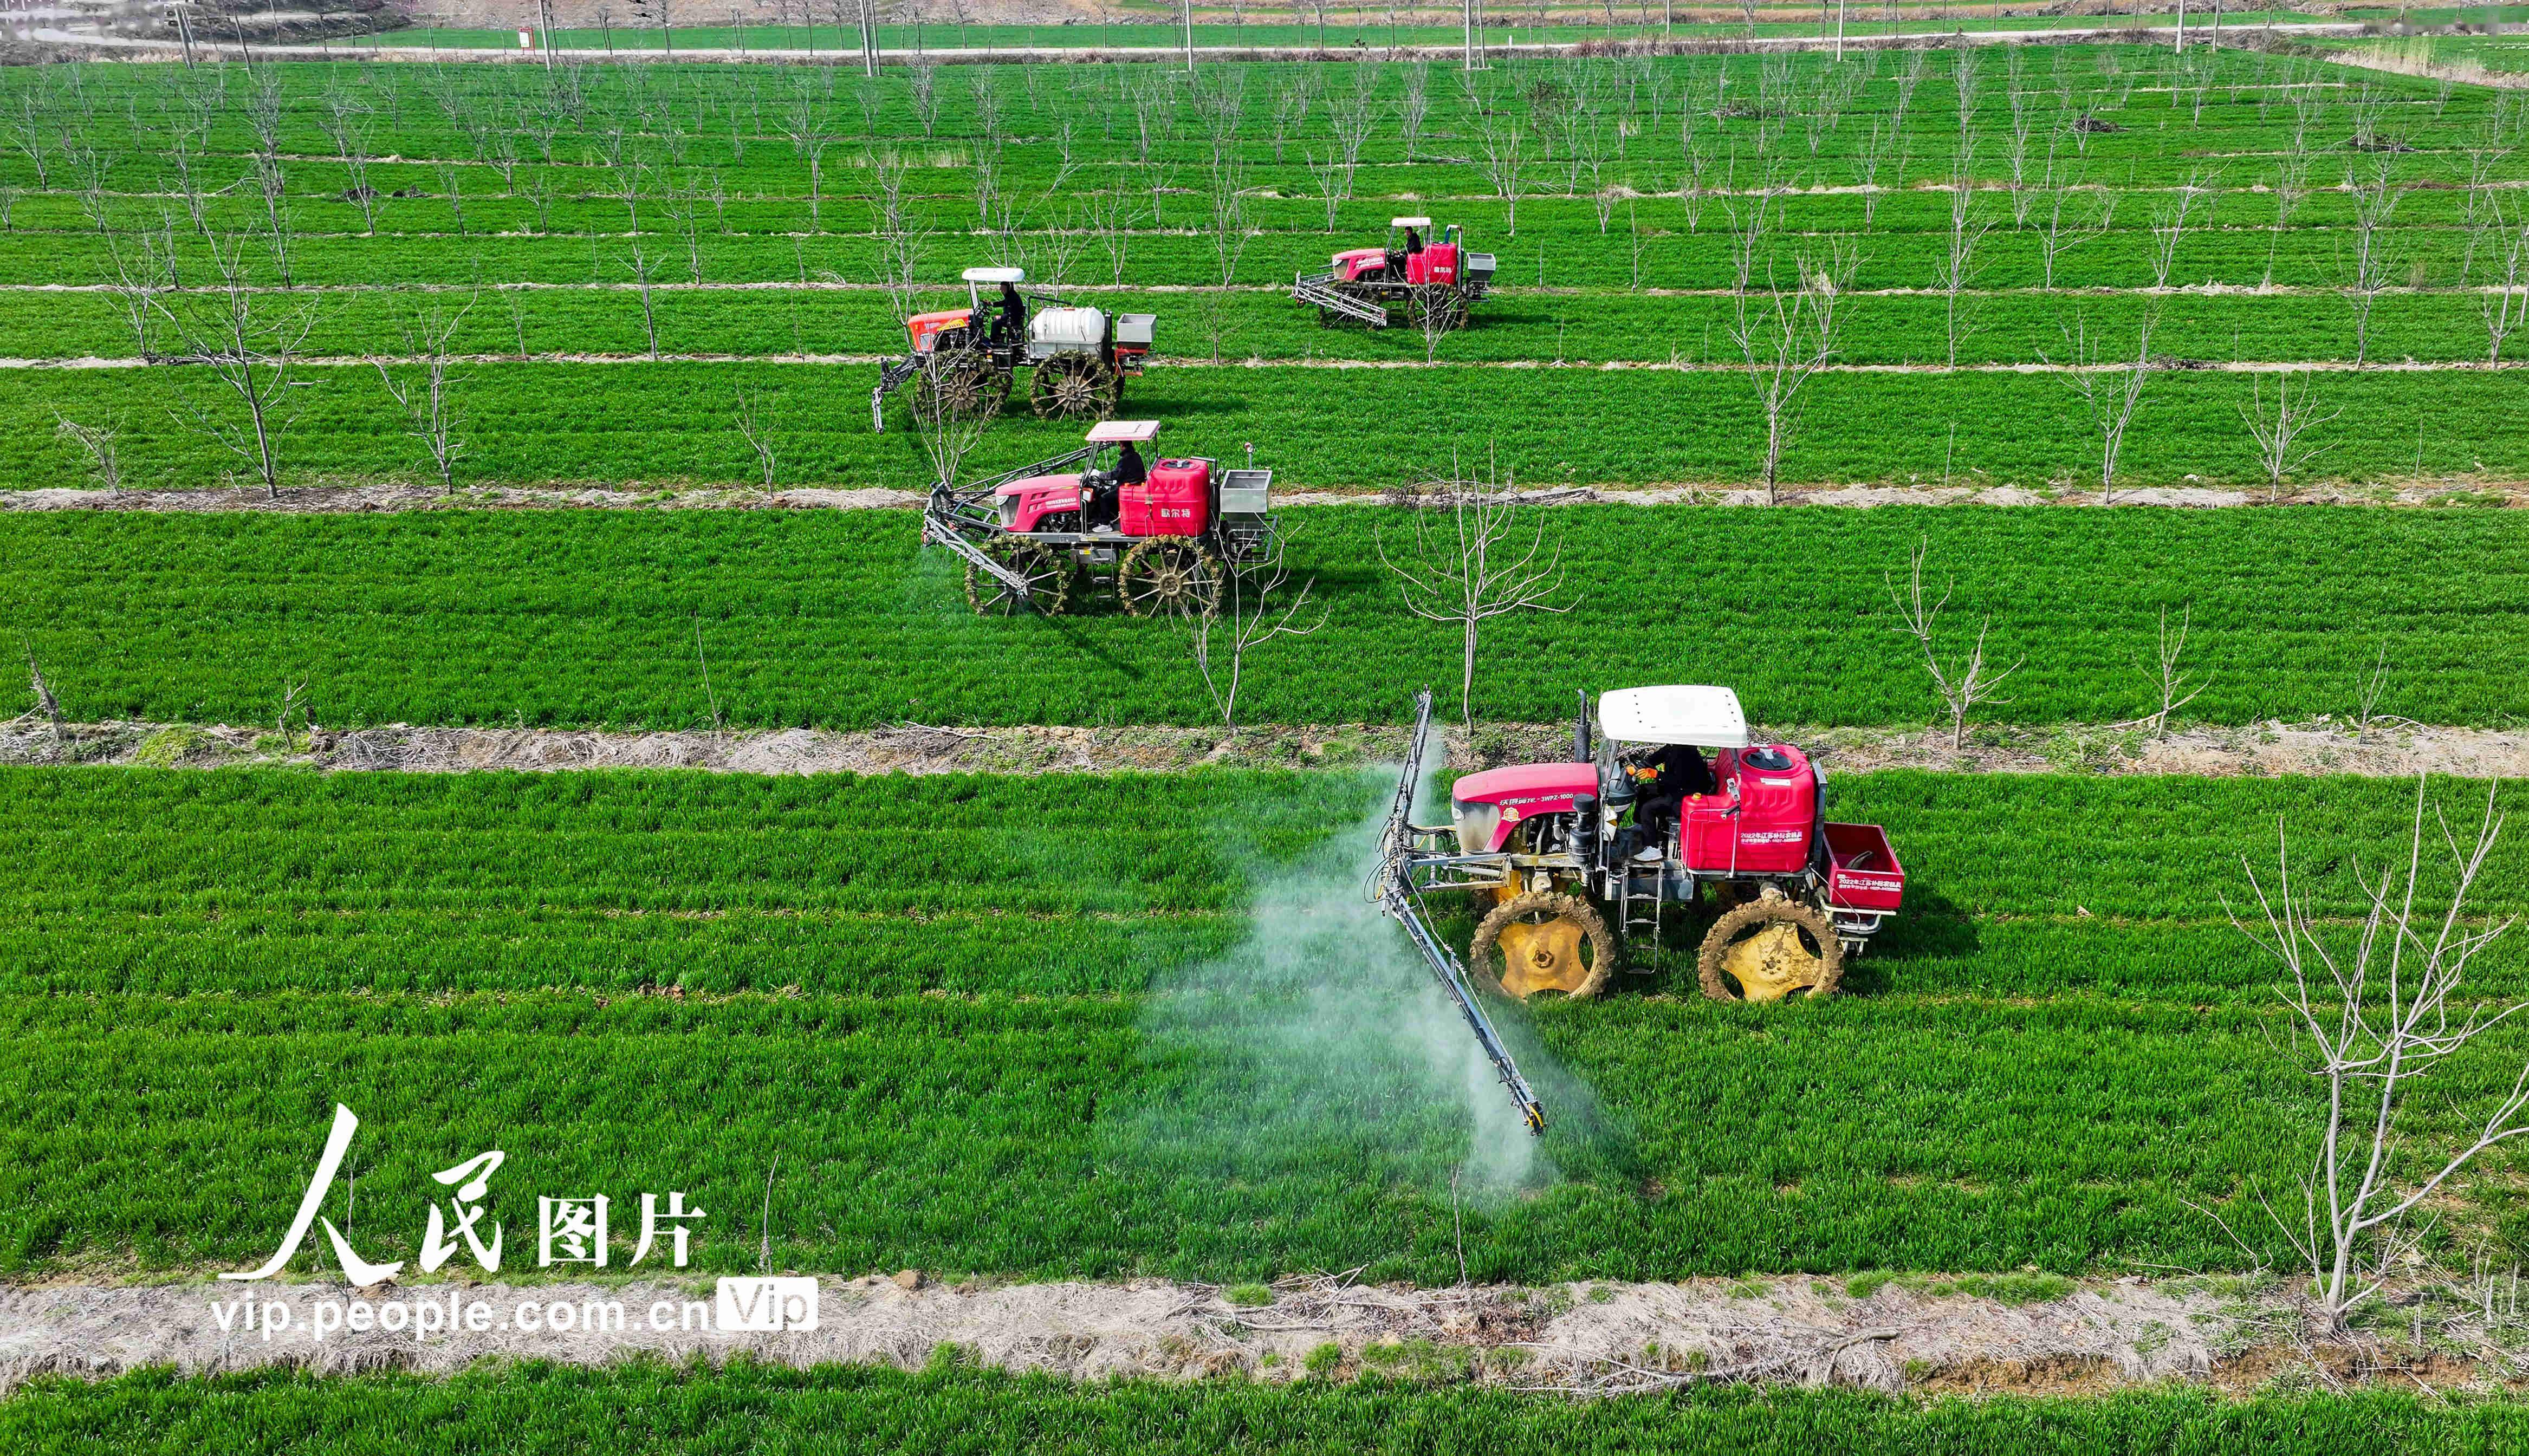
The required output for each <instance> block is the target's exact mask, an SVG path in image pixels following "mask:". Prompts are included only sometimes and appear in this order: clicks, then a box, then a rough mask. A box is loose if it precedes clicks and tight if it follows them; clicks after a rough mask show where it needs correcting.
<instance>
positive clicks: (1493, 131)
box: [1476, 111, 1528, 238]
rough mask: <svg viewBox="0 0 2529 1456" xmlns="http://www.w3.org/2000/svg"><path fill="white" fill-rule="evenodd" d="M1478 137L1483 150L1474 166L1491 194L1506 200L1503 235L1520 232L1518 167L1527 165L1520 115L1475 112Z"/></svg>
mask: <svg viewBox="0 0 2529 1456" xmlns="http://www.w3.org/2000/svg"><path fill="white" fill-rule="evenodd" d="M1476 127H1477V139H1478V142H1479V144H1480V145H1481V147H1482V148H1483V154H1482V155H1481V156H1480V157H1479V158H1478V159H1477V170H1479V171H1480V172H1481V173H1483V175H1484V180H1485V181H1486V182H1489V183H1491V184H1492V187H1493V195H1495V196H1497V197H1499V198H1501V199H1502V200H1503V201H1504V202H1506V203H1508V204H1509V208H1508V212H1507V216H1506V220H1505V221H1506V229H1505V232H1504V234H1503V236H1505V237H1509V238H1516V237H1518V236H1519V185H1520V177H1521V169H1522V168H1523V167H1524V166H1525V165H1526V161H1527V158H1526V155H1525V152H1524V148H1525V146H1526V145H1527V141H1528V136H1527V133H1526V132H1525V131H1523V130H1522V128H1521V126H1520V122H1519V118H1517V117H1514V116H1507V115H1497V114H1495V113H1493V112H1490V111H1479V112H1478V113H1477V116H1476Z"/></svg>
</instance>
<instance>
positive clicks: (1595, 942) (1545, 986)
mask: <svg viewBox="0 0 2529 1456" xmlns="http://www.w3.org/2000/svg"><path fill="white" fill-rule="evenodd" d="M1469 948H1470V951H1471V955H1472V958H1473V959H1474V961H1475V966H1476V973H1477V974H1478V975H1480V976H1481V977H1482V978H1483V979H1484V980H1485V981H1486V982H1488V983H1490V984H1491V985H1492V986H1493V987H1494V988H1495V989H1497V990H1499V991H1500V992H1501V994H1502V995H1504V996H1508V997H1516V998H1519V999H1521V1000H1526V999H1528V998H1530V997H1533V996H1535V995H1536V994H1537V993H1539V992H1545V991H1551V992H1559V993H1561V994H1562V995H1564V996H1568V997H1570V998H1573V999H1574V1000H1586V999H1587V998H1590V997H1593V996H1596V995H1597V994H1598V993H1599V992H1601V991H1604V990H1605V989H1606V987H1607V979H1608V978H1609V977H1610V976H1613V975H1614V974H1615V973H1616V961H1617V958H1618V957H1617V953H1616V938H1615V937H1613V936H1611V935H1609V934H1608V933H1607V922H1606V921H1604V920H1602V919H1600V918H1599V916H1598V912H1597V911H1596V910H1593V909H1591V908H1590V907H1589V902H1588V901H1587V900H1585V899H1582V898H1581V897H1579V896H1578V895H1569V894H1555V893H1552V892H1550V891H1549V892H1542V893H1540V892H1536V891H1531V892H1530V893H1527V894H1522V895H1514V896H1512V897H1511V898H1510V899H1507V900H1504V901H1503V902H1502V903H1500V904H1498V905H1495V906H1494V907H1493V909H1492V913H1491V914H1489V915H1486V916H1485V917H1484V918H1483V922H1482V923H1481V924H1480V925H1478V926H1477V927H1476V940H1475V944H1473V945H1472V946H1471V947H1469Z"/></svg>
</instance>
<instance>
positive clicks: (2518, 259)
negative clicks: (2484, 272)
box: [2476, 193, 2529, 365]
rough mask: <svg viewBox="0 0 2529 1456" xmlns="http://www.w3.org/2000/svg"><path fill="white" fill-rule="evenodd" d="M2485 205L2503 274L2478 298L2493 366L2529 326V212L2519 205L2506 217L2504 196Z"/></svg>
mask: <svg viewBox="0 0 2529 1456" xmlns="http://www.w3.org/2000/svg"><path fill="white" fill-rule="evenodd" d="M2485 205H2486V209H2487V213H2488V216H2489V217H2490V219H2491V222H2492V226H2493V228H2494V229H2495V242H2494V243H2493V244H2491V246H2493V247H2494V249H2495V256H2496V259H2497V260H2498V263H2499V266H2500V268H2501V270H2502V271H2501V272H2500V274H2499V275H2498V276H2497V277H2496V279H2495V281H2494V282H2493V284H2491V285H2490V286H2488V287H2487V288H2486V289H2485V291H2484V292H2483V293H2481V294H2479V295H2478V296H2477V304H2476V306H2477V309H2478V310H2479V311H2480V312H2481V313H2482V314H2483V315H2484V317H2485V338H2486V348H2485V362H2486V363H2487V364H2489V365H2492V364H2500V363H2502V344H2503V341H2504V340H2506V339H2508V338H2510V337H2511V334H2512V332H2513V331H2514V330H2516V329H2518V328H2519V327H2520V326H2521V324H2523V323H2529V208H2521V207H2520V206H2519V205H2518V204H2517V203H2515V204H2513V210H2512V212H2511V214H2510V216H2508V217H2505V216H2504V215H2503V209H2502V196H2501V194H2500V193H2497V194H2495V195H2493V196H2490V197H2488V198H2487V199H2486V204H2485ZM2490 266H2492V265H2490Z"/></svg>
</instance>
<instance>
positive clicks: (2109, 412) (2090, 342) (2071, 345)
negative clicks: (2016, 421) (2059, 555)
mask: <svg viewBox="0 0 2529 1456" xmlns="http://www.w3.org/2000/svg"><path fill="white" fill-rule="evenodd" d="M2159 316H2160V300H2159V299H2158V298H2152V299H2149V300H2147V301H2145V302H2144V304H2143V309H2142V323H2141V326H2140V327H2139V328H2137V329H2136V330H2135V332H2134V353H2133V360H2132V362H2130V363H2127V362H2125V361H2123V360H2122V359H2117V360H2111V359H2109V358H2107V357H2106V348H2105V346H2104V344H2103V343H2102V342H2101V341H2098V340H2095V339H2093V338H2092V337H2091V333H2090V326H2089V320H2088V319H2087V318H2085V317H2084V316H2083V315H2082V314H2081V312H2080V310H2078V309H2074V310H2073V312H2072V323H2070V324H2068V325H2066V326H2065V327H2064V342H2065V344H2066V346H2067V347H2068V349H2069V351H2070V357H2068V358H2067V359H2066V360H2065V373H2064V383H2065V385H2066V386H2067V387H2068V388H2070V389H2071V390H2072V393H2073V394H2075V395H2078V396H2079V397H2080V400H2081V404H2082V406H2083V408H2084V409H2085V410H2086V412H2087V413H2088V414H2089V417H2090V428H2091V429H2092V430H2093V431H2095V432H2096V433H2097V434H2098V437H2099V504H2100V505H2102V506H2110V505H2114V504H2115V503H2116V499H2117V458H2118V457H2119V456H2121V455H2123V454H2124V453H2125V431H2126V429H2127V428H2128V427H2129V426H2131V425H2132V424H2133V417H2134V411H2135V410H2137V409H2139V408H2141V407H2142V388H2143V386H2144V385H2145V384H2146V383H2148V382H2149V381H2150V379H2151V371H2152V368H2153V365H2152V359H2151V331H2152V326H2153V325H2154V324H2155V323H2157V322H2158V321H2159Z"/></svg>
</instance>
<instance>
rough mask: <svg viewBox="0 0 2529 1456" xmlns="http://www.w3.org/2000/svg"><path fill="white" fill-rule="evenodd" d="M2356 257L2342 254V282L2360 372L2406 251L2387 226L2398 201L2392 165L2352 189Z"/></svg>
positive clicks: (2339, 265)
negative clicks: (2377, 313)
mask: <svg viewBox="0 0 2529 1456" xmlns="http://www.w3.org/2000/svg"><path fill="white" fill-rule="evenodd" d="M2352 192H2353V249H2352V256H2351V258H2350V260H2347V259H2346V258H2345V257H2344V255H2343V254H2342V253H2341V251H2340V253H2339V254H2338V257H2337V271H2338V276H2339V277H2340V278H2341V280H2342V286H2343V291H2344V301H2345V303H2346V304H2347V305H2349V306H2350V307H2351V308H2352V310H2353V367H2355V368H2357V369H2359V368H2361V367H2362V366H2363V364H2364V363H2365V362H2366V361H2368V359H2369V357H2370V352H2371V310H2372V308H2373V307H2374V306H2375V305H2376V304H2378V303H2379V301H2380V296H2381V295H2382V294H2383V293H2386V292H2387V291H2388V289H2389V286H2390V284H2391V283H2392V282H2393V281H2394V274H2395V272H2396V269H2397V266H2398V264H2399V262H2400V261H2402V259H2403V258H2404V255H2405V248H2404V245H2403V243H2402V241H2401V239H2400V238H2399V237H2398V235H2397V234H2396V233H2395V232H2394V230H2392V229H2391V228H2390V227H2389V226H2388V223H2389V216H2390V214H2391V213H2394V212H2395V211H2396V210H2397V199H2398V193H2397V190H2396V189H2395V188H2394V187H2393V186H2391V184H2390V180H2389V167H2388V164H2387V163H2386V162H2383V163H2381V165H2380V168H2379V170H2378V172H2377V173H2375V174H2374V175H2373V177H2372V178H2371V180H2370V181H2369V182H2367V183H2361V184H2354V185H2352ZM2340 247H2341V244H2340Z"/></svg>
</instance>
